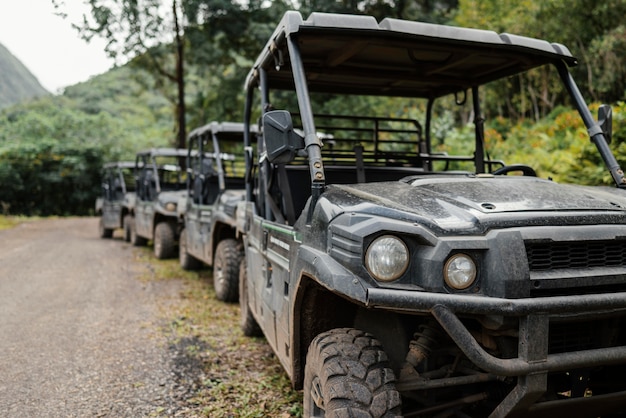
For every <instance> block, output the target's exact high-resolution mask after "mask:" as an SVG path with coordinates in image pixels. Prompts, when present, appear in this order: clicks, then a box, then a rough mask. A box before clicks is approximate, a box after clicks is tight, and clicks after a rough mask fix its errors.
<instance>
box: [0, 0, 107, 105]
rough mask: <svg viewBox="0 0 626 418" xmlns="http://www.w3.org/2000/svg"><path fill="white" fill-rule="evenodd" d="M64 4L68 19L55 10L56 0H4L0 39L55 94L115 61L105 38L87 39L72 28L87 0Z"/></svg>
mask: <svg viewBox="0 0 626 418" xmlns="http://www.w3.org/2000/svg"><path fill="white" fill-rule="evenodd" d="M63 7H64V8H63V11H64V12H66V13H67V14H68V17H67V18H66V19H63V18H62V17H60V16H56V15H55V14H54V13H55V9H54V7H53V5H52V0H0V43H1V44H2V45H4V46H5V47H6V48H7V49H8V50H9V51H10V52H11V54H13V55H14V56H15V57H17V58H18V59H19V60H20V61H21V62H22V64H24V65H25V66H26V68H28V69H29V71H30V72H31V73H32V74H33V75H34V76H35V77H36V78H37V80H39V83H41V85H42V86H43V87H44V88H45V89H46V90H48V91H50V92H51V93H55V94H56V93H60V92H61V91H62V89H63V88H65V87H67V86H71V85H74V84H77V83H80V82H82V81H86V80H88V79H89V78H91V77H92V76H94V75H98V74H102V73H105V72H107V71H108V70H109V69H110V68H111V67H113V65H114V61H113V60H112V59H110V58H108V57H107V56H106V54H105V52H104V46H105V42H104V40H102V39H100V38H94V39H92V41H91V42H90V43H87V42H85V41H84V40H82V39H80V37H79V36H78V32H77V31H76V30H75V29H73V28H72V23H75V22H79V21H80V20H81V16H82V14H83V13H84V12H86V11H87V10H88V6H85V5H84V4H83V0H65V5H64V6H63Z"/></svg>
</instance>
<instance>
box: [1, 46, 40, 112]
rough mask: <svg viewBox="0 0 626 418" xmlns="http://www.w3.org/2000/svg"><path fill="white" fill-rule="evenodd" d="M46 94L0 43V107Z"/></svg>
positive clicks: (33, 77)
mask: <svg viewBox="0 0 626 418" xmlns="http://www.w3.org/2000/svg"><path fill="white" fill-rule="evenodd" d="M46 94H49V92H48V91H47V90H46V89H44V88H43V87H42V86H41V84H39V81H38V80H37V79H36V78H35V76H34V75H33V74H32V73H31V72H30V71H29V70H28V68H26V67H25V66H24V64H22V63H21V62H20V60H18V59H17V58H16V57H14V56H13V54H11V52H9V50H8V49H6V48H5V47H4V45H2V44H0V109H2V108H4V107H7V106H10V105H13V104H16V103H19V102H21V101H23V100H26V99H30V98H32V97H38V96H44V95H46Z"/></svg>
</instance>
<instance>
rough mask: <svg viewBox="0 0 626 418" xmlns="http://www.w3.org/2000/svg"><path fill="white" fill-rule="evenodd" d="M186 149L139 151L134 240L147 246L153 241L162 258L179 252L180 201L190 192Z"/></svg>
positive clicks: (133, 242)
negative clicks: (187, 179)
mask: <svg viewBox="0 0 626 418" xmlns="http://www.w3.org/2000/svg"><path fill="white" fill-rule="evenodd" d="M186 156H187V150H186V149H178V148H152V149H149V150H145V151H141V152H138V153H137V157H136V173H137V175H136V176H137V177H136V182H137V199H136V202H135V210H134V211H133V213H132V215H133V218H132V222H131V242H132V244H133V245H136V246H141V245H146V244H147V242H148V241H149V240H153V243H154V254H155V256H156V257H157V258H159V259H164V258H171V257H174V256H175V255H176V243H177V239H178V234H179V233H180V225H179V222H178V211H177V207H178V203H179V200H181V199H184V197H185V196H186V194H187V181H186V171H185V170H183V169H182V167H183V165H184V161H185V159H186Z"/></svg>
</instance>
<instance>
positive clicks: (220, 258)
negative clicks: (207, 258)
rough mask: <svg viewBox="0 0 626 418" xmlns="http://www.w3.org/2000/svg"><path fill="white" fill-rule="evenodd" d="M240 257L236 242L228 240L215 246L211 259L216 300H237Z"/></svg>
mask: <svg viewBox="0 0 626 418" xmlns="http://www.w3.org/2000/svg"><path fill="white" fill-rule="evenodd" d="M242 257H243V252H242V250H241V244H240V243H239V242H238V241H237V240H235V239H232V238H228V239H224V240H222V241H220V242H219V244H217V248H216V249H215V257H213V287H214V289H215V296H216V297H217V299H218V300H221V301H222V302H237V301H238V300H239V265H240V264H241V258H242Z"/></svg>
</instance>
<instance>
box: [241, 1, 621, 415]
mask: <svg viewBox="0 0 626 418" xmlns="http://www.w3.org/2000/svg"><path fill="white" fill-rule="evenodd" d="M576 63H577V62H576V59H575V58H574V57H573V56H572V54H571V52H570V51H569V50H568V48H567V47H565V46H563V45H560V44H556V43H549V42H547V41H544V40H540V39H531V38H527V37H523V36H517V35H512V34H506V33H503V34H498V33H495V32H491V31H486V30H479V29H470V28H461V27H448V26H441V25H435V24H428V23H421V22H414V21H403V20H398V19H390V18H387V19H384V20H382V21H380V22H378V21H377V20H376V19H375V18H373V17H370V16H363V15H359V16H356V15H337V14H322V13H313V14H311V15H310V16H309V17H308V18H307V19H306V20H304V19H303V18H302V16H301V15H300V14H299V13H297V12H287V13H286V14H285V15H284V17H283V18H282V20H281V21H280V23H279V25H278V27H277V28H276V30H275V31H274V33H273V34H272V36H271V38H270V39H269V41H268V43H267V45H266V46H265V48H264V49H263V50H262V51H261V53H260V55H259V57H258V59H257V60H256V62H255V64H254V66H253V68H252V69H251V71H250V72H249V74H248V77H247V79H246V82H245V88H246V93H247V100H246V107H245V124H246V125H247V126H253V125H256V124H257V123H258V124H259V125H260V126H261V133H260V136H259V139H258V141H254V140H253V139H252V137H251V136H249V135H247V134H246V135H247V136H246V140H245V143H246V147H247V148H246V149H247V150H248V154H247V157H246V158H247V168H248V171H247V177H246V179H247V185H246V186H247V187H246V200H245V201H244V202H242V203H240V205H239V206H238V214H237V225H238V229H239V231H240V232H241V234H243V241H244V250H245V258H244V262H243V263H244V265H245V268H243V269H242V270H241V273H242V274H241V280H240V286H241V288H240V303H241V309H242V327H243V330H244V332H245V333H246V334H248V335H252V334H255V333H258V332H259V331H262V333H263V334H264V335H265V337H266V338H267V341H268V342H269V344H270V345H271V346H272V348H273V350H274V352H275V353H276V356H277V357H278V359H280V362H281V364H282V365H283V367H284V369H285V370H286V372H287V374H288V375H289V377H290V378H291V380H292V382H293V384H294V386H295V387H296V388H303V389H304V414H305V416H325V415H327V416H359V417H366V416H373V417H389V416H399V415H404V416H413V417H417V416H419V417H486V416H490V417H505V416H507V417H509V416H519V417H527V416H554V414H558V416H564V417H565V416H567V417H583V416H584V417H599V416H614V415H619V413H622V412H623V411H626V379H625V378H624V376H625V375H626V321H625V318H626V256H625V255H626V192H625V191H624V187H625V186H626V184H625V181H624V173H623V171H622V169H621V168H620V166H619V164H618V162H617V161H616V158H615V156H614V155H613V154H612V152H611V150H610V147H609V144H608V143H609V140H610V138H611V135H610V133H611V129H610V125H611V116H610V108H609V107H607V106H602V107H601V111H600V114H599V121H596V120H595V117H594V116H592V113H591V111H590V110H589V108H588V105H587V104H586V103H585V100H584V98H583V97H582V95H581V93H580V91H579V89H578V87H577V86H576V83H575V81H574V79H573V77H572V75H571V73H570V72H569V69H568V68H569V67H571V66H574V65H576ZM528 71H535V76H544V75H545V76H553V78H552V79H551V80H552V81H554V82H557V83H560V84H561V85H562V87H563V92H564V93H563V96H565V97H566V98H569V101H568V104H569V105H571V106H573V107H574V108H575V109H576V110H577V112H578V113H579V115H580V118H581V121H582V122H581V124H584V127H586V129H587V130H588V134H589V137H590V140H591V141H592V142H593V143H594V144H595V146H596V149H597V151H598V161H602V162H603V163H604V164H605V166H606V168H605V169H606V172H607V173H608V174H610V178H612V181H613V183H614V185H613V186H615V187H609V186H604V187H590V186H580V185H574V184H560V183H557V182H555V181H552V180H550V178H549V177H550V175H551V174H550V173H545V172H544V173H541V175H542V177H539V176H537V170H536V168H537V167H533V166H532V165H533V164H532V161H533V156H532V155H529V156H528V160H527V161H525V163H526V164H525V165H524V164H519V165H518V164H513V165H506V164H504V163H503V162H502V161H499V160H498V159H497V157H498V156H497V155H496V154H495V152H496V151H497V150H494V149H490V148H489V147H487V146H486V142H485V129H484V126H485V118H486V117H488V116H489V115H488V114H486V113H483V111H482V110H481V109H487V108H488V109H496V111H497V110H498V109H505V106H506V103H505V104H501V107H499V108H498V105H500V104H498V103H496V102H495V101H497V100H499V99H500V96H499V95H498V94H490V95H487V94H486V92H487V90H485V89H484V88H483V86H484V85H485V84H490V83H493V82H499V83H500V84H499V87H500V88H505V87H507V85H511V86H518V92H520V91H521V89H520V88H519V80H520V78H519V75H520V74H522V73H526V72H528ZM552 81H550V82H552ZM490 91H491V92H494V91H498V90H490ZM487 105H489V106H487ZM494 113H495V111H493V110H492V111H491V114H492V116H493V114H494ZM450 115H452V116H450ZM257 117H258V119H257ZM449 121H459V122H462V123H463V122H465V121H470V122H472V124H473V125H472V128H471V129H470V131H469V132H470V136H471V137H472V139H471V141H464V142H463V141H461V144H459V137H460V138H461V139H462V138H465V137H464V136H460V133H462V132H465V133H466V134H467V128H465V130H464V129H463V128H464V124H462V125H463V126H461V129H453V127H449V126H448V125H447V123H448V122H449ZM246 131H247V129H244V134H245V133H246ZM533 139H534V138H528V140H529V141H532V140H533ZM452 140H456V141H452ZM450 144H456V145H457V147H456V149H455V148H452V145H450ZM464 150H465V152H463V151H464ZM453 151H456V152H455V153H454V154H453ZM522 163H523V162H522ZM513 174H518V175H513Z"/></svg>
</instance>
